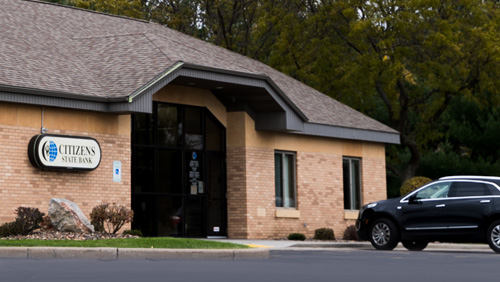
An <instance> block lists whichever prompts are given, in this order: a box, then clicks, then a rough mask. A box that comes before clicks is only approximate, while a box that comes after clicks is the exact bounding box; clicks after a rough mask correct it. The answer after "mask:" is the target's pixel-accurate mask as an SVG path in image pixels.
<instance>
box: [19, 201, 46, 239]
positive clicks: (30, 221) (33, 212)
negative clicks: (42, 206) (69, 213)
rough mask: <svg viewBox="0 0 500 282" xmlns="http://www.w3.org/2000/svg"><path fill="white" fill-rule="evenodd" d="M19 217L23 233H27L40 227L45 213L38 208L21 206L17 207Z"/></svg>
mask: <svg viewBox="0 0 500 282" xmlns="http://www.w3.org/2000/svg"><path fill="white" fill-rule="evenodd" d="M16 214H17V218H16V221H19V222H20V224H21V225H22V226H23V234H22V235H26V234H29V233H31V232H33V230H35V229H39V228H40V223H42V220H43V216H44V215H45V214H43V213H41V212H40V210H38V209H37V208H28V207H19V208H17V209H16Z"/></svg>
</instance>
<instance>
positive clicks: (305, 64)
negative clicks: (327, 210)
mask: <svg viewBox="0 0 500 282" xmlns="http://www.w3.org/2000/svg"><path fill="white" fill-rule="evenodd" d="M291 2H293V3H295V4H296V7H298V9H297V10H296V11H297V12H296V13H295V14H292V15H290V14H289V15H288V17H290V19H288V18H287V17H286V16H285V17H282V19H281V20H280V22H281V23H282V24H281V25H280V28H281V29H282V31H281V32H280V34H279V36H278V38H277V40H276V44H275V45H274V47H275V48H274V51H273V53H272V54H271V57H270V62H271V64H272V65H273V66H275V67H276V68H278V69H280V70H282V71H284V72H285V73H288V74H290V75H292V76H294V77H296V78H298V79H300V80H302V81H305V82H306V83H308V84H310V85H313V86H314V87H316V88H317V89H319V90H320V91H322V92H324V93H327V94H329V95H330V96H332V97H333V98H336V99H338V100H340V101H343V102H345V103H346V104H349V105H351V106H353V107H354V108H356V109H360V110H361V111H363V112H365V113H367V114H369V115H371V116H373V117H376V118H378V119H379V120H381V121H383V122H385V123H386V124H388V125H390V126H392V127H393V128H395V129H397V130H398V131H399V132H400V133H401V144H402V147H401V148H402V149H398V148H397V147H394V148H389V149H388V154H389V160H388V168H389V169H390V170H391V171H392V172H393V173H394V174H395V175H397V177H399V178H400V179H401V180H406V179H408V178H410V177H412V176H414V175H415V172H416V170H417V168H418V166H419V163H420V160H421V155H422V152H425V151H426V150H427V149H428V145H429V144H431V143H430V142H431V141H433V140H436V139H438V138H440V137H442V136H443V132H440V131H439V130H438V127H437V126H436V125H437V123H438V120H439V118H440V117H441V115H442V114H443V112H444V111H445V110H446V108H447V107H448V105H449V104H450V102H451V101H452V100H453V99H454V98H456V97H464V98H465V99H467V100H469V101H478V102H481V101H482V98H481V94H482V93H485V91H487V90H490V91H492V92H495V91H496V89H497V88H498V86H499V85H498V83H499V79H498V78H499V75H500V73H499V68H498V66H499V59H500V53H499V47H498V46H499V43H500V36H499V33H498V30H499V28H500V22H499V19H500V18H499V15H498V13H499V6H498V4H497V3H496V2H497V1H475V0H474V1H472V0H454V1H452V0H441V1H432V0H420V1H418V0H416V1H403V0H380V1H366V0H336V1H335V0H332V1H320V2H318V1H313V2H312V3H313V4H311V2H309V1H291Z"/></svg>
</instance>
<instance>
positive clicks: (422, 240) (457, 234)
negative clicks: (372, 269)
mask: <svg viewBox="0 0 500 282" xmlns="http://www.w3.org/2000/svg"><path fill="white" fill-rule="evenodd" d="M356 228H357V231H358V236H359V238H360V239H361V240H370V242H371V243H372V245H373V247H375V248H376V249H378V250H392V249H394V248H395V247H396V246H397V244H398V243H399V242H400V241H401V243H402V244H403V246H404V247H405V248H407V249H408V250H411V251H420V250H423V249H424V248H425V247H427V243H428V242H434V241H439V242H462V243H465V242H470V243H472V242H482V243H488V244H489V245H490V247H491V248H492V249H493V250H494V251H495V252H497V253H500V177H486V176H449V177H443V178H440V179H439V180H437V181H433V182H431V183H428V184H426V185H424V186H422V187H420V188H418V189H417V190H415V191H413V192H411V193H409V194H408V195H406V196H403V197H400V198H394V199H388V200H384V201H379V202H375V203H370V204H368V205H365V206H363V207H362V208H361V210H360V211H359V216H358V219H357V221H356Z"/></svg>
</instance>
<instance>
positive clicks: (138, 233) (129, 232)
mask: <svg viewBox="0 0 500 282" xmlns="http://www.w3.org/2000/svg"><path fill="white" fill-rule="evenodd" d="M123 234H124V235H133V236H139V237H142V232H141V230H137V229H134V230H125V231H123Z"/></svg>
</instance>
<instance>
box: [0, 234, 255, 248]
mask: <svg viewBox="0 0 500 282" xmlns="http://www.w3.org/2000/svg"><path fill="white" fill-rule="evenodd" d="M0 247H82V248H97V247H111V248H158V249H246V248H250V247H248V246H246V245H239V244H233V243H224V242H214V241H205V240H196V239H183V238H170V237H160V238H135V239H102V240H82V241H72V240H38V239H22V240H5V239H2V240H0Z"/></svg>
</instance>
